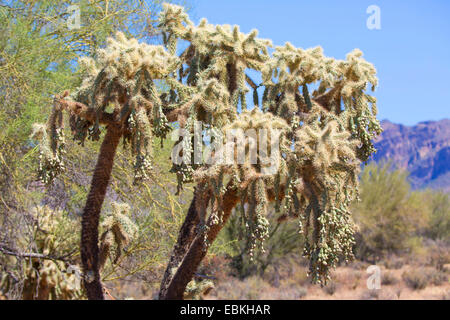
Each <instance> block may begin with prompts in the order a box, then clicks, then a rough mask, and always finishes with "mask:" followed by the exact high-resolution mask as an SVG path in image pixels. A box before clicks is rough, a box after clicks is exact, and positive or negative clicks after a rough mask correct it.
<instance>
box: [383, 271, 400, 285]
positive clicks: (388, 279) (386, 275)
mask: <svg viewBox="0 0 450 320" xmlns="http://www.w3.org/2000/svg"><path fill="white" fill-rule="evenodd" d="M397 282H398V279H397V278H396V277H395V276H394V275H393V274H392V273H391V272H383V273H382V275H381V284H382V285H385V286H390V285H393V284H396V283H397Z"/></svg>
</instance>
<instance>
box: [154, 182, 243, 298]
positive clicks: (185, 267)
mask: <svg viewBox="0 0 450 320" xmlns="http://www.w3.org/2000/svg"><path fill="white" fill-rule="evenodd" d="M238 201H239V197H238V195H237V191H236V189H228V190H227V192H226V193H225V195H224V198H223V206H224V207H223V214H222V222H221V223H220V224H215V223H213V219H212V218H211V217H210V218H209V219H208V223H207V226H208V227H209V228H208V233H207V235H206V238H207V241H208V243H212V242H213V241H214V240H215V239H216V238H217V235H218V234H219V232H220V230H222V228H223V226H224V225H225V224H226V223H227V221H228V218H229V217H230V214H231V211H232V210H233V208H234V207H235V206H236V205H237V203H238ZM207 252H208V247H207V246H206V243H205V237H204V235H199V236H197V237H196V238H195V239H194V241H193V242H192V245H191V246H190V247H189V250H188V251H187V253H186V254H185V256H184V258H183V260H182V262H181V265H180V266H179V267H178V269H177V271H176V273H175V274H174V276H173V278H172V280H171V281H170V283H169V285H168V287H167V290H166V292H165V295H164V296H162V297H161V296H160V298H161V299H165V300H181V299H183V294H184V291H185V290H186V286H187V284H188V283H189V281H191V279H192V277H193V275H194V273H195V271H196V270H197V268H198V266H199V265H200V263H201V261H202V260H203V258H204V257H205V256H206V253H207Z"/></svg>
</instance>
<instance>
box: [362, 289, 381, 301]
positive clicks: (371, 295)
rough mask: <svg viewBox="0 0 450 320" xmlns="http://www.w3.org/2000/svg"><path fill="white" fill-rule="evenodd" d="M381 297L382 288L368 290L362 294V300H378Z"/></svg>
mask: <svg viewBox="0 0 450 320" xmlns="http://www.w3.org/2000/svg"><path fill="white" fill-rule="evenodd" d="M379 297H380V290H376V289H374V290H367V291H364V292H363V294H362V295H361V300H377V299H378V298H379Z"/></svg>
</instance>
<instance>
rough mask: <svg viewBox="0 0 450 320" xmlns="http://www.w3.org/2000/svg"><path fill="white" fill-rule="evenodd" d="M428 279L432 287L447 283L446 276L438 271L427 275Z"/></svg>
mask: <svg viewBox="0 0 450 320" xmlns="http://www.w3.org/2000/svg"><path fill="white" fill-rule="evenodd" d="M428 276H429V277H430V282H431V284H432V285H434V286H440V285H442V284H444V283H446V282H448V276H447V274H446V273H445V272H443V271H439V270H432V271H430V273H429V274H428Z"/></svg>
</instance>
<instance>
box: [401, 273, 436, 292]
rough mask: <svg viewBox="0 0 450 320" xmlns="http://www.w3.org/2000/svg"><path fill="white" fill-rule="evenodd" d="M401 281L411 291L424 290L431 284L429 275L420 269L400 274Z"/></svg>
mask: <svg viewBox="0 0 450 320" xmlns="http://www.w3.org/2000/svg"><path fill="white" fill-rule="evenodd" d="M402 279H403V281H404V282H405V283H406V285H407V286H408V287H410V288H411V289H413V290H422V289H425V288H426V287H427V286H428V285H429V284H430V283H431V279H430V276H429V274H427V273H425V272H424V270H421V269H414V270H409V271H405V272H404V273H403V274H402Z"/></svg>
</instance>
